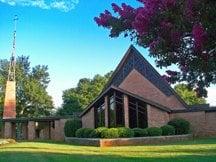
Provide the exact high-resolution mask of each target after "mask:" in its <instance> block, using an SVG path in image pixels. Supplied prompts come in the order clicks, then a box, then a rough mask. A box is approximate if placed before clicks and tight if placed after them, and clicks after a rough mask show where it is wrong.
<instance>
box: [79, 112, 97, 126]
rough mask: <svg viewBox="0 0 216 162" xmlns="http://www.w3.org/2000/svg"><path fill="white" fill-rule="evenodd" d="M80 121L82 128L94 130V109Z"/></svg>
mask: <svg viewBox="0 0 216 162" xmlns="http://www.w3.org/2000/svg"><path fill="white" fill-rule="evenodd" d="M81 119H82V127H83V128H95V114H94V108H91V109H90V110H89V111H88V112H87V113H86V114H85V115H84V116H82V118H81Z"/></svg>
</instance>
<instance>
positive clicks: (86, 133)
mask: <svg viewBox="0 0 216 162" xmlns="http://www.w3.org/2000/svg"><path fill="white" fill-rule="evenodd" d="M93 131H94V129H93V128H80V129H78V130H77V131H76V137H78V138H90V137H91V136H90V135H91V134H92V132H93Z"/></svg>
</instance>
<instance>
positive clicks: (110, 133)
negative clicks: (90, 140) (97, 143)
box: [101, 128, 119, 138]
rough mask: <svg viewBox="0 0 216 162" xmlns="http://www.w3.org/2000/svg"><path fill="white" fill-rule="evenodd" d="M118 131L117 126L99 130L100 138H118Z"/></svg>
mask: <svg viewBox="0 0 216 162" xmlns="http://www.w3.org/2000/svg"><path fill="white" fill-rule="evenodd" d="M118 137H119V131H118V129H117V128H109V129H105V130H103V131H102V132H101V138H118Z"/></svg>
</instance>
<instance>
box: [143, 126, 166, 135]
mask: <svg viewBox="0 0 216 162" xmlns="http://www.w3.org/2000/svg"><path fill="white" fill-rule="evenodd" d="M146 130H147V132H148V136H161V135H162V129H161V128H158V127H151V128H146Z"/></svg>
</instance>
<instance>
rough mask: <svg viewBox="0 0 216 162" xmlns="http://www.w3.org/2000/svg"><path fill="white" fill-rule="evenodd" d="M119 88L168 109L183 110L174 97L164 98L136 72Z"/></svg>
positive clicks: (164, 96)
mask: <svg viewBox="0 0 216 162" xmlns="http://www.w3.org/2000/svg"><path fill="white" fill-rule="evenodd" d="M119 87H120V88H122V89H125V90H127V91H129V92H131V93H134V94H137V95H139V96H142V97H144V98H146V99H149V100H152V101H154V102H157V103H159V104H161V105H164V106H167V107H169V108H170V109H184V106H183V105H182V103H181V102H180V101H179V100H178V99H177V98H176V97H175V96H173V95H172V96H166V95H165V94H164V93H163V92H161V91H160V90H159V89H158V88H157V87H155V86H154V85H153V84H152V83H151V82H150V81H148V80H147V79H146V78H144V77H143V76H142V75H141V74H140V73H139V72H138V71H136V70H133V71H131V73H130V74H129V75H128V76H127V77H126V78H125V80H124V81H123V82H122V83H121V84H120V86H119Z"/></svg>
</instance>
